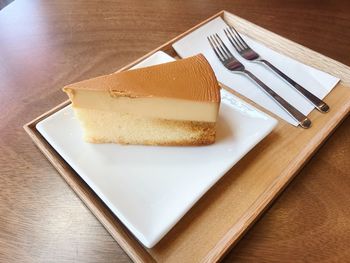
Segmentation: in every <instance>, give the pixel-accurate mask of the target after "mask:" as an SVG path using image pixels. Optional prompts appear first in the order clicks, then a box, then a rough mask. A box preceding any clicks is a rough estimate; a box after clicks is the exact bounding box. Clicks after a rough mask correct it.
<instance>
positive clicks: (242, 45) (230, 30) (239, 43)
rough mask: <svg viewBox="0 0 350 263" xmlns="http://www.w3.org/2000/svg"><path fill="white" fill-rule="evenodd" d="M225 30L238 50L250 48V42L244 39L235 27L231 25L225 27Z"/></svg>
mask: <svg viewBox="0 0 350 263" xmlns="http://www.w3.org/2000/svg"><path fill="white" fill-rule="evenodd" d="M224 31H225V34H226V36H227V38H228V40H229V41H230V42H231V44H232V45H233V47H234V48H235V49H236V50H237V52H241V51H243V50H245V49H248V48H249V46H248V44H247V43H246V42H245V41H244V40H243V38H242V37H241V36H240V34H239V33H238V32H237V30H236V29H235V28H234V27H232V26H229V27H227V28H226V29H224Z"/></svg>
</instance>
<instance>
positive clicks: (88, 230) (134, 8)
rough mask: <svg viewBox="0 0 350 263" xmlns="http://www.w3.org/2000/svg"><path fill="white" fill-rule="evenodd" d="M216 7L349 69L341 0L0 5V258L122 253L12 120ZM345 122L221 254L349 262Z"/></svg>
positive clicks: (26, 117) (349, 36) (348, 19)
mask: <svg viewBox="0 0 350 263" xmlns="http://www.w3.org/2000/svg"><path fill="white" fill-rule="evenodd" d="M0 3H1V2H0ZM0 9H1V8H0ZM222 9H226V10H228V11H230V12H233V13H235V14H237V15H239V16H241V17H243V18H246V19H248V20H250V21H252V22H254V23H256V24H258V25H260V26H263V27H265V28H267V29H269V30H271V31H273V32H276V33H278V34H280V35H283V36H285V37H287V38H290V39H292V40H294V41H296V42H298V43H300V44H302V45H304V46H307V47H309V48H311V49H314V50H316V51H319V52H321V53H323V54H325V55H327V56H329V57H331V58H334V59H337V60H339V61H341V62H343V63H345V64H347V65H350V14H349V11H350V3H349V1H317V0H315V1H290V0H289V1H278V0H269V1H258V0H254V1H244V0H237V1H224V0H220V1H219V0H216V1H209V0H205V1H203V0H182V1H160V0H155V1H148V2H146V1H142V0H132V1H121V0H119V1H97V0H90V1H82V0H79V1H70V0H60V1H58V0H57V1H44V0H41V1H40V0H37V1H24V0H23V1H22V0H15V1H14V2H12V3H11V4H9V6H7V7H5V8H4V9H2V10H1V11H0V109H1V111H0V112H1V114H0V120H1V121H0V135H1V136H0V150H1V151H0V262H129V261H130V259H129V258H128V256H127V255H126V254H125V253H124V252H123V251H122V250H121V248H120V247H119V246H118V244H117V243H116V242H115V241H114V240H113V239H112V238H111V236H110V235H109V234H108V233H107V231H106V230H105V229H104V228H103V226H102V225H101V224H100V223H99V221H97V219H96V218H95V217H94V216H93V215H92V214H91V213H90V211H89V210H88V209H87V208H86V207H85V206H84V205H83V203H82V202H81V201H80V199H79V198H78V197H77V196H76V195H75V194H74V192H73V191H72V190H71V189H70V187H69V186H68V185H67V184H66V183H65V182H64V180H63V179H62V178H61V177H60V176H59V174H58V172H56V170H55V169H54V168H53V167H52V166H51V164H50V163H49V162H48V161H47V160H46V158H45V157H44V156H43V155H42V154H41V153H40V152H39V150H38V149H37V148H36V147H35V145H34V144H33V143H32V141H31V140H30V138H29V137H28V136H27V135H26V134H25V132H24V130H23V128H22V125H23V124H25V123H27V122H29V121H30V120H32V119H33V118H35V117H37V116H38V115H40V114H42V113H44V112H45V111H47V110H49V109H51V108H52V107H53V106H56V105H57V104H59V103H61V102H63V101H64V100H66V96H65V94H63V92H61V87H62V86H63V85H65V84H68V83H70V82H73V81H78V80H82V79H85V78H89V77H94V76H98V75H100V74H106V73H110V72H112V71H113V70H117V69H118V68H120V67H121V66H123V65H125V64H127V63H128V62H131V61H133V60H135V59H136V58H138V57H140V56H142V55H144V54H145V53H147V52H148V51H150V50H152V49H154V48H156V47H157V46H159V45H160V44H162V43H164V42H165V41H167V40H169V39H171V38H173V37H174V36H176V35H178V34H179V33H181V32H183V31H185V30H187V29H188V28H190V27H192V26H193V25H195V24H197V23H198V22H200V21H202V20H204V19H205V18H207V17H209V16H211V15H212V14H214V13H216V12H218V11H220V10H222ZM349 130H350V119H349V118H347V119H346V120H345V121H344V123H343V124H342V125H341V126H340V127H339V128H338V129H337V131H336V132H335V133H334V134H333V135H332V136H331V137H330V138H329V139H328V140H327V142H326V143H325V144H324V145H323V146H322V147H321V148H320V150H319V151H318V152H317V153H316V155H315V156H314V157H313V158H312V159H311V161H310V162H309V163H308V164H307V165H306V166H305V167H304V169H303V170H302V171H301V172H300V174H299V175H298V176H297V177H296V178H295V179H294V181H293V182H292V183H291V184H290V185H289V187H288V188H287V189H286V190H285V191H284V192H283V193H282V195H281V196H280V197H279V198H278V199H277V200H276V202H275V203H274V204H273V205H272V207H271V208H270V209H269V210H268V211H267V213H266V214H265V215H264V216H263V217H262V218H261V219H260V220H259V221H258V222H257V224H256V225H255V226H254V227H253V228H252V229H251V230H250V231H249V232H248V233H247V234H246V235H245V237H244V238H243V239H242V240H241V241H240V242H239V243H238V244H237V246H236V247H235V248H233V249H232V250H231V251H230V252H229V254H228V255H227V256H226V258H225V259H224V262H271V261H272V262H281V261H283V262H301V261H303V262H304V261H305V262H321V261H323V262H331V261H332V262H334V261H339V262H346V261H347V262H349V261H350V247H349V244H350V205H349V201H350V133H349Z"/></svg>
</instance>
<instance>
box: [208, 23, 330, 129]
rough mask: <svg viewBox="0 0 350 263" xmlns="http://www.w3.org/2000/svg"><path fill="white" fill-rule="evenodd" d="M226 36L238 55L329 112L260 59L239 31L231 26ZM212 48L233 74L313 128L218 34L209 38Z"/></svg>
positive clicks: (312, 97) (326, 106)
mask: <svg viewBox="0 0 350 263" xmlns="http://www.w3.org/2000/svg"><path fill="white" fill-rule="evenodd" d="M224 32H225V35H226V37H227V38H228V40H229V41H230V43H231V44H232V46H233V47H234V49H235V50H236V51H237V53H238V54H239V55H240V56H241V57H243V58H244V59H246V60H249V61H253V62H258V63H262V64H264V65H266V66H268V67H269V68H270V69H271V70H272V71H273V72H274V73H276V74H277V75H279V76H280V77H281V78H283V79H284V80H285V81H286V82H287V83H288V84H289V85H290V86H292V87H294V88H295V89H296V90H297V91H298V92H299V93H300V94H302V95H303V96H304V97H305V98H306V99H307V100H309V101H310V102H311V103H312V104H313V105H314V106H315V108H316V109H317V110H319V111H320V112H323V113H325V112H327V111H328V110H329V106H328V105H327V104H326V103H325V102H324V101H322V100H321V99H319V98H318V97H316V96H315V95H314V94H312V93H311V92H309V91H308V90H307V89H305V88H304V87H303V86H301V85H300V84H298V83H297V82H296V81H294V80H293V79H291V78H290V77H288V76H287V75H286V74H284V73H283V72H282V71H281V70H279V69H278V68H277V67H275V66H274V65H273V64H271V63H270V62H269V61H267V60H265V59H263V58H261V57H260V55H259V54H258V53H257V52H255V51H254V50H253V49H252V48H250V47H249V45H248V44H247V43H246V42H245V41H244V40H243V38H242V37H241V36H240V34H239V33H238V32H237V30H236V29H235V28H234V27H232V26H229V27H227V28H226V29H224ZM207 39H208V41H209V44H210V46H211V48H212V49H213V51H214V53H215V55H216V56H217V57H218V59H219V60H220V62H221V63H222V64H223V65H224V66H225V67H226V68H227V69H228V70H230V71H231V72H233V73H238V74H243V75H245V76H247V77H249V78H250V79H251V80H252V81H254V82H255V83H256V84H257V85H258V86H259V87H260V88H261V89H262V90H263V91H264V92H265V93H266V94H267V95H269V96H270V97H271V98H272V99H273V100H274V101H275V102H276V103H277V104H278V105H279V106H280V107H281V108H282V109H284V110H285V111H286V112H287V113H288V114H289V115H291V116H292V117H293V118H294V119H295V120H296V121H297V122H298V123H299V125H300V126H301V127H302V128H305V129H306V128H309V127H311V121H310V119H309V118H308V117H307V116H305V115H304V114H303V113H301V112H300V111H299V110H297V109H296V108H295V107H294V106H292V105H291V104H290V103H289V102H287V101H286V100H285V99H283V98H282V97H281V96H280V95H279V94H278V93H276V92H275V91H273V90H272V89H271V88H270V87H269V86H267V85H266V84H265V83H264V82H263V81H261V80H260V79H259V78H258V77H257V76H255V75H254V74H253V73H252V72H250V71H248V70H247V69H246V68H245V66H244V65H243V64H242V63H241V62H240V61H239V60H238V59H236V57H235V56H234V55H233V54H232V52H231V51H230V50H229V49H228V48H227V46H226V45H225V44H224V42H223V41H222V39H221V38H220V37H219V35H218V34H213V35H210V36H208V37H207Z"/></svg>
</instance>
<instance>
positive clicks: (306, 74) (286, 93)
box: [173, 17, 339, 126]
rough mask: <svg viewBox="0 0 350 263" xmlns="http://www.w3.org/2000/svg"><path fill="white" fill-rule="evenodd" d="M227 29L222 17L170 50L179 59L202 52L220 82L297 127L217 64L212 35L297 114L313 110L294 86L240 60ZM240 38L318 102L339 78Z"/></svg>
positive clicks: (261, 94)
mask: <svg viewBox="0 0 350 263" xmlns="http://www.w3.org/2000/svg"><path fill="white" fill-rule="evenodd" d="M226 27H227V24H226V23H225V22H224V21H223V20H222V18H221V17H218V18H215V19H214V20H212V21H210V22H208V23H207V24H205V25H203V26H202V27H200V28H198V29H197V30H195V31H193V32H192V33H190V34H188V35H187V36H185V37H184V38H182V39H180V40H179V41H177V42H176V43H174V44H173V48H174V49H175V50H176V52H177V53H178V55H179V56H180V57H182V58H186V57H190V56H193V55H196V54H198V53H202V54H203V55H204V56H205V57H206V58H207V60H208V61H209V63H210V64H211V66H212V68H213V70H214V72H215V75H216V77H217V79H218V80H219V82H221V83H223V84H224V85H226V86H228V87H230V88H232V89H233V90H235V91H237V92H239V93H240V94H242V95H243V96H245V97H247V98H249V99H251V100H253V101H254V102H256V103H257V104H259V105H261V106H263V107H264V108H266V109H267V110H269V111H271V112H273V113H275V114H276V115H277V116H279V117H281V118H282V119H284V120H286V121H287V122H289V123H291V124H293V125H295V126H297V125H298V123H297V121H295V120H294V119H293V118H292V117H291V116H290V115H289V114H288V113H287V112H285V111H284V110H283V109H282V108H280V107H279V106H278V105H277V104H276V102H275V101H274V100H273V99H271V98H270V97H269V96H268V95H266V94H265V93H264V92H263V91H262V90H261V89H260V88H259V87H258V86H257V84H255V83H254V82H252V81H251V80H250V79H249V78H247V77H245V76H243V75H241V74H234V73H232V72H230V71H229V70H227V69H226V68H225V67H224V66H223V65H222V64H221V63H220V61H219V60H218V58H217V57H216V56H215V53H214V52H213V50H212V49H211V47H210V45H209V43H208V40H207V36H209V35H211V34H214V33H217V34H219V36H220V37H221V39H222V40H223V41H224V42H225V44H226V45H227V47H228V48H229V49H230V51H231V52H232V54H233V55H234V56H235V57H236V58H237V59H238V60H240V61H241V62H242V63H243V64H244V65H245V66H246V68H247V69H248V70H250V71H251V72H252V73H254V74H255V75H256V76H257V77H259V78H260V79H261V80H262V81H263V82H265V83H266V84H267V85H268V86H269V87H270V88H271V89H273V90H274V91H275V92H277V93H278V94H279V95H280V96H281V97H283V98H284V99H285V100H287V101H288V102H289V103H290V104H292V105H293V106H294V107H295V108H297V109H298V110H299V111H301V112H302V113H303V114H305V115H308V114H309V113H310V112H311V111H312V110H313V108H314V106H313V105H312V104H311V103H310V102H309V101H308V100H307V99H305V98H304V97H303V96H302V95H300V94H299V93H298V92H297V91H296V90H295V89H294V88H293V87H291V86H289V85H288V84H287V83H286V82H285V81H284V80H283V79H281V78H280V77H279V76H278V75H276V74H275V73H273V72H272V71H271V70H270V69H269V68H267V67H265V66H264V65H261V64H258V63H254V62H250V61H248V60H245V59H243V58H242V57H241V56H240V55H239V54H238V53H237V52H236V51H235V50H234V48H233V47H232V45H231V43H230V42H229V41H228V39H227V37H226V35H225V33H224V31H223V29H224V28H226ZM242 37H243V38H244V40H245V41H246V42H247V43H248V45H249V46H250V47H251V48H253V49H254V50H255V51H257V52H258V53H259V54H260V55H261V56H262V57H263V58H265V59H267V60H269V61H270V62H271V63H272V64H274V65H275V66H276V67H278V68H279V69H281V70H282V71H283V72H284V73H286V74H287V75H288V76H289V77H291V78H292V79H294V80H295V81H296V82H298V83H299V84H300V85H302V86H303V87H304V88H306V89H307V90H309V91H310V92H312V93H313V94H315V95H316V96H317V97H319V98H321V99H323V98H324V97H325V96H326V95H327V94H328V93H329V92H330V91H331V90H332V89H333V88H334V86H335V85H336V84H337V83H338V81H339V79H338V78H336V77H334V76H332V75H329V74H328V73H325V72H323V71H320V70H318V69H315V68H312V67H310V66H307V65H304V64H302V63H300V62H298V61H296V60H294V59H292V58H289V57H287V56H285V55H282V54H279V53H277V52H275V51H273V50H271V49H270V48H268V47H266V46H264V45H262V44H260V43H258V42H256V41H254V40H252V39H250V38H249V37H247V36H244V35H242ZM330 107H332V105H330Z"/></svg>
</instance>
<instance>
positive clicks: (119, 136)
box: [63, 55, 220, 145]
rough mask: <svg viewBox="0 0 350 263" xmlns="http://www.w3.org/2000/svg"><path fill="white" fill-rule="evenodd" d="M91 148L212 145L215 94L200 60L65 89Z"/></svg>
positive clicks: (211, 77) (204, 63) (216, 106)
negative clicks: (96, 145)
mask: <svg viewBox="0 0 350 263" xmlns="http://www.w3.org/2000/svg"><path fill="white" fill-rule="evenodd" d="M63 90H64V91H65V92H66V93H67V94H68V96H69V98H70V100H71V101H72V105H73V108H74V111H75V114H76V116H77V117H78V119H79V120H80V122H81V124H82V127H83V130H84V138H85V140H86V141H88V142H93V143H110V142H113V143H121V144H145V145H203V144H211V143H213V142H214V141H215V131H216V127H215V124H216V120H217V115H218V111H219V106H220V90H219V85H218V82H217V80H216V78H215V75H214V72H213V70H212V68H211V67H210V65H209V63H208V62H207V60H206V59H205V57H204V56H203V55H197V56H194V57H190V58H187V59H182V60H178V61H174V62H170V63H165V64H161V65H156V66H151V67H146V68H140V69H135V70H129V71H123V72H119V73H114V74H110V75H106V76H101V77H97V78H93V79H89V80H85V81H81V82H77V83H74V84H71V85H68V86H66V87H64V88H63Z"/></svg>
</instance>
